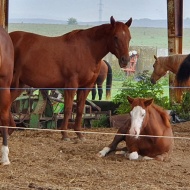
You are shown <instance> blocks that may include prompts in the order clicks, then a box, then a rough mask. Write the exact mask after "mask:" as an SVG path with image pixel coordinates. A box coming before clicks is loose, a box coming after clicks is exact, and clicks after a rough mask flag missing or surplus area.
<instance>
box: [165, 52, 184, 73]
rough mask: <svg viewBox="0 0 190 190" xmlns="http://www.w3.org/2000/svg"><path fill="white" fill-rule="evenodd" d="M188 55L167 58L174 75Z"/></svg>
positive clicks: (169, 68)
mask: <svg viewBox="0 0 190 190" xmlns="http://www.w3.org/2000/svg"><path fill="white" fill-rule="evenodd" d="M185 57H186V55H171V56H168V58H167V64H166V66H167V68H168V70H169V71H171V72H173V73H174V74H176V73H177V71H178V69H179V67H180V65H181V63H182V61H183V60H184V59H185Z"/></svg>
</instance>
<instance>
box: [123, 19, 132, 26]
mask: <svg viewBox="0 0 190 190" xmlns="http://www.w3.org/2000/svg"><path fill="white" fill-rule="evenodd" d="M132 20H133V19H132V18H130V19H129V20H128V21H127V22H126V23H125V24H126V25H127V26H128V27H130V26H131V23H132Z"/></svg>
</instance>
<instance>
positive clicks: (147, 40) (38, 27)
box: [8, 23, 190, 100]
mask: <svg viewBox="0 0 190 190" xmlns="http://www.w3.org/2000/svg"><path fill="white" fill-rule="evenodd" d="M90 27H92V26H84V25H62V24H25V23H20V24H9V29H8V30H9V32H12V31H17V30H22V31H28V32H33V33H38V34H41V35H45V36H60V35H63V34H65V33H67V32H70V31H72V30H75V29H86V28H90ZM130 30H131V36H132V39H131V42H130V45H131V46H152V47H157V48H158V49H159V48H160V49H162V48H163V49H165V48H167V46H168V39H167V28H147V27H131V28H130ZM183 31H184V37H183V49H185V50H186V52H189V50H190V37H189V36H190V29H184V30H183ZM122 77H123V80H125V75H124V74H123V76H122ZM123 80H120V81H113V85H112V98H113V97H114V96H115V95H116V94H117V93H118V90H119V89H120V88H121V87H122V83H123ZM103 90H104V93H103V100H105V82H104V85H103ZM164 95H167V96H169V89H168V88H167V87H164ZM88 98H89V99H91V93H90V94H89V96H88ZM96 99H97V100H98V94H97V96H96Z"/></svg>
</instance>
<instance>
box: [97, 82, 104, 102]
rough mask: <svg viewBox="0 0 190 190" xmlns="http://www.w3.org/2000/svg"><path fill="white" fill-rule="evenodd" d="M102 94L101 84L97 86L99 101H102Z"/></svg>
mask: <svg viewBox="0 0 190 190" xmlns="http://www.w3.org/2000/svg"><path fill="white" fill-rule="evenodd" d="M102 94H103V89H102V84H98V96H99V100H102Z"/></svg>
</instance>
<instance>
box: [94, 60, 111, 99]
mask: <svg viewBox="0 0 190 190" xmlns="http://www.w3.org/2000/svg"><path fill="white" fill-rule="evenodd" d="M105 79H106V100H110V98H111V86H112V68H111V66H110V64H109V63H108V62H107V61H105V60H102V61H101V66H100V73H99V75H98V78H97V79H96V82H95V85H94V86H93V89H92V100H95V97H96V85H97V88H98V96H99V100H102V94H103V90H102V84H103V82H104V80H105Z"/></svg>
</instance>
